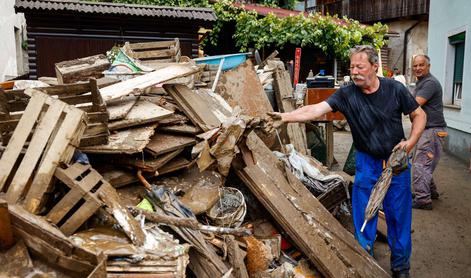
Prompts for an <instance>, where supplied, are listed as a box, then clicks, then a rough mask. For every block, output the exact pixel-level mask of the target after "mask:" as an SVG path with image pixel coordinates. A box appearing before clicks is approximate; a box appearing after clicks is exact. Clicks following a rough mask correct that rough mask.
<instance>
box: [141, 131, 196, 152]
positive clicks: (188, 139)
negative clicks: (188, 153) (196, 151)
mask: <svg viewBox="0 0 471 278" xmlns="http://www.w3.org/2000/svg"><path fill="white" fill-rule="evenodd" d="M194 144H196V140H195V139H194V137H192V136H183V135H177V134H164V133H157V134H155V135H154V136H152V138H151V140H150V142H149V144H147V146H146V149H145V150H146V151H147V152H148V153H150V154H152V155H154V156H157V155H161V154H164V153H168V152H171V151H174V150H178V149H181V148H184V147H186V146H191V145H194Z"/></svg>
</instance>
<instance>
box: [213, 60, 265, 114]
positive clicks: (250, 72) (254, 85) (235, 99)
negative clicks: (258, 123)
mask: <svg viewBox="0 0 471 278" xmlns="http://www.w3.org/2000/svg"><path fill="white" fill-rule="evenodd" d="M216 92H217V93H219V94H220V95H221V96H222V97H223V98H224V99H225V100H226V101H227V103H229V105H230V106H231V107H232V108H234V107H236V106H239V107H240V108H241V109H242V113H243V114H244V115H248V116H253V117H261V116H265V115H266V113H267V112H271V111H273V108H272V107H271V104H270V102H269V100H268V97H267V95H266V94H265V91H264V90H263V87H262V84H261V83H260V79H259V78H258V75H257V73H256V72H255V70H254V68H253V65H252V62H250V61H246V62H245V63H243V64H241V65H239V66H238V67H236V68H235V69H232V70H229V71H227V72H225V73H224V74H223V75H222V76H221V78H220V79H219V81H218V84H217V87H216Z"/></svg>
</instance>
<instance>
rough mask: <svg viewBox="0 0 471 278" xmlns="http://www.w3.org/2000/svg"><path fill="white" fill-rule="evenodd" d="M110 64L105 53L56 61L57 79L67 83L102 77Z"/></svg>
mask: <svg viewBox="0 0 471 278" xmlns="http://www.w3.org/2000/svg"><path fill="white" fill-rule="evenodd" d="M110 65H111V63H110V61H108V59H107V58H106V56H105V55H103V54H99V55H94V56H90V57H85V58H79V59H75V60H70V61H63V62H60V63H56V64H55V69H56V76H57V81H58V83H59V84H67V83H74V82H77V81H86V80H88V79H89V78H100V77H103V73H102V72H103V71H104V70H107V69H108V68H109V67H110Z"/></svg>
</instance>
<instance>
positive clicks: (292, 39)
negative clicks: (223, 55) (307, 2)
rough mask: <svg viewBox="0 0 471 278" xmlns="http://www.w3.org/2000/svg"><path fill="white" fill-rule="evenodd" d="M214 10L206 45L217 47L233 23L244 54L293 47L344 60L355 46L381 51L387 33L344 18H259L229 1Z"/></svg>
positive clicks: (384, 28)
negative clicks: (315, 49) (313, 49)
mask: <svg viewBox="0 0 471 278" xmlns="http://www.w3.org/2000/svg"><path fill="white" fill-rule="evenodd" d="M213 9H214V11H215V13H216V16H217V17H218V20H217V22H216V24H215V25H214V27H213V30H212V33H211V34H210V36H209V42H210V43H211V44H213V45H216V44H217V39H218V35H219V33H220V32H221V30H222V28H223V26H224V24H226V23H229V22H235V25H236V31H235V34H234V35H233V37H234V39H235V40H236V46H237V47H239V48H240V50H241V51H246V50H247V48H248V47H255V48H262V47H265V46H272V47H280V48H282V47H283V46H284V45H286V44H293V45H300V46H301V47H304V46H315V47H318V48H320V49H321V50H322V51H324V53H326V54H329V55H333V56H335V57H339V58H341V59H344V60H346V59H347V58H348V50H349V49H350V48H351V47H353V46H355V45H358V44H370V45H373V46H375V47H376V48H381V47H382V46H383V45H384V43H385V39H384V35H385V34H386V32H387V26H386V25H382V24H381V23H376V24H374V25H368V26H366V25H361V24H360V23H359V22H358V21H356V20H352V19H348V18H346V17H344V18H342V19H339V18H338V17H336V16H321V15H319V14H309V15H307V16H305V15H304V14H299V15H296V16H289V17H285V18H279V17H277V16H275V15H273V14H268V15H267V16H265V17H261V18H260V17H259V16H258V15H257V13H255V12H254V11H246V10H244V9H242V8H240V7H235V6H233V5H232V4H231V1H228V0H223V1H219V2H217V3H215V4H214V5H213Z"/></svg>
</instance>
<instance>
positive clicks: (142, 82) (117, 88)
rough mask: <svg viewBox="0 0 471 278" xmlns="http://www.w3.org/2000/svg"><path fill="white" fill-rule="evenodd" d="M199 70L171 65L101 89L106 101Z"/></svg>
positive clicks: (192, 67)
mask: <svg viewBox="0 0 471 278" xmlns="http://www.w3.org/2000/svg"><path fill="white" fill-rule="evenodd" d="M198 71H199V68H198V67H196V66H189V65H171V66H168V67H166V68H163V69H159V70H156V71H154V72H151V73H147V74H144V75H141V76H138V77H135V78H132V79H129V80H126V81H123V82H120V83H116V84H113V85H111V86H108V87H105V88H102V89H100V93H101V96H102V98H103V100H104V101H105V102H108V101H110V100H113V99H119V98H121V97H123V96H126V95H129V94H130V93H132V92H136V91H139V90H144V89H145V88H148V87H150V86H153V85H156V84H159V83H163V82H166V81H168V80H171V79H174V78H178V77H184V76H187V75H190V74H193V73H196V72H198Z"/></svg>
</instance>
